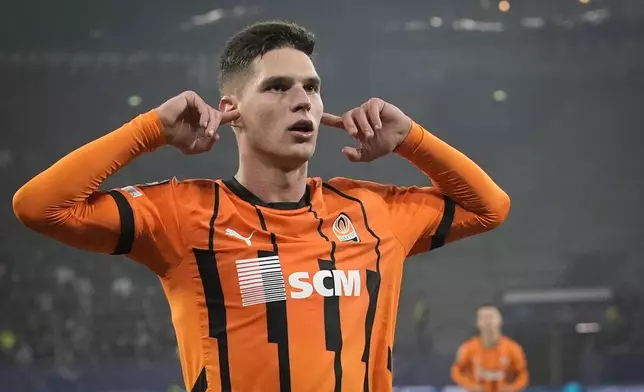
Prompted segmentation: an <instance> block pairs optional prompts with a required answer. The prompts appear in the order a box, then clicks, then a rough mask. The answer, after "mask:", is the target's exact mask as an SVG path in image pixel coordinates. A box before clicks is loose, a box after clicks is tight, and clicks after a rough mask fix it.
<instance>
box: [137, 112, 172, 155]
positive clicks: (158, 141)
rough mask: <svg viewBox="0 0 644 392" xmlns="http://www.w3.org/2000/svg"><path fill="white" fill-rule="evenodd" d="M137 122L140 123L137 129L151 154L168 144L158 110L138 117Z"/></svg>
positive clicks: (141, 140)
mask: <svg viewBox="0 0 644 392" xmlns="http://www.w3.org/2000/svg"><path fill="white" fill-rule="evenodd" d="M135 121H138V122H139V124H138V125H139V126H138V127H136V128H137V130H138V131H139V132H138V133H139V138H140V139H139V140H140V142H141V143H142V144H143V146H144V147H145V150H146V151H150V152H151V151H154V150H156V149H157V148H159V147H162V146H164V145H166V144H167V138H166V135H165V133H164V125H163V121H162V119H161V117H160V116H159V113H158V112H157V111H156V110H150V111H149V112H147V113H145V114H142V115H140V116H138V117H137V119H136V120H135Z"/></svg>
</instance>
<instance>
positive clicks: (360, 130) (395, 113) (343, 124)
mask: <svg viewBox="0 0 644 392" xmlns="http://www.w3.org/2000/svg"><path fill="white" fill-rule="evenodd" d="M321 123H322V124H324V125H327V126H330V127H335V128H340V129H344V130H345V131H346V132H347V134H349V136H351V137H353V138H355V139H356V140H358V141H359V142H360V147H358V148H356V147H348V146H347V147H344V148H343V149H342V152H343V153H344V155H346V156H347V158H349V160H350V161H351V162H371V161H373V160H374V159H376V158H380V157H382V156H384V155H387V154H389V153H391V152H392V151H394V150H395V149H396V147H398V146H399V145H400V143H402V142H403V140H405V138H406V137H407V135H408V134H409V131H410V130H411V124H412V122H411V119H410V118H409V117H407V116H406V115H405V113H403V112H402V111H401V110H400V109H398V108H397V107H395V106H394V105H392V104H390V103H387V102H385V101H383V100H382V99H379V98H371V99H370V100H368V101H367V102H365V103H363V104H362V105H360V106H358V107H357V108H355V109H352V110H349V111H348V112H346V113H345V114H344V115H342V117H339V116H336V115H333V114H328V113H324V114H323V115H322V120H321Z"/></svg>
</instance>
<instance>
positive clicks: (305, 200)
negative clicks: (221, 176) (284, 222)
mask: <svg viewBox="0 0 644 392" xmlns="http://www.w3.org/2000/svg"><path fill="white" fill-rule="evenodd" d="M224 185H226V187H227V188H228V189H230V191H231V192H233V193H234V194H235V195H237V197H239V198H240V199H242V200H244V201H246V202H248V203H250V204H252V205H257V206H262V207H268V208H274V209H276V210H297V209H299V208H303V207H306V206H308V205H309V203H310V202H311V194H310V193H311V191H310V190H309V186H308V185H307V186H306V189H305V190H304V195H302V198H301V199H300V200H299V201H298V202H277V203H266V202H265V201H263V200H262V199H260V198H259V197H257V196H255V195H254V194H253V193H252V192H251V191H249V190H248V189H246V188H244V186H243V185H242V184H240V183H239V181H237V179H236V178H235V177H233V178H231V179H229V180H224Z"/></svg>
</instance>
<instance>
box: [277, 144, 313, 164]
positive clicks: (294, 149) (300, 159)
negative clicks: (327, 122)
mask: <svg viewBox="0 0 644 392" xmlns="http://www.w3.org/2000/svg"><path fill="white" fill-rule="evenodd" d="M314 152H315V146H314V145H310V144H308V143H306V144H295V145H290V146H283V149H282V150H281V151H279V152H278V153H277V154H276V156H275V158H276V159H277V161H278V165H279V166H280V167H283V168H285V169H287V170H294V169H297V168H298V167H300V166H303V165H305V164H306V163H307V162H308V161H309V160H310V159H311V157H312V156H313V153H314Z"/></svg>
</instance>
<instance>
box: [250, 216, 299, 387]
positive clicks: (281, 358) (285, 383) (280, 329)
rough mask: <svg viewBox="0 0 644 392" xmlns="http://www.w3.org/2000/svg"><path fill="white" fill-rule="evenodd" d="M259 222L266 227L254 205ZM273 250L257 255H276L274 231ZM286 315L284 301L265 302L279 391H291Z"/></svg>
mask: <svg viewBox="0 0 644 392" xmlns="http://www.w3.org/2000/svg"><path fill="white" fill-rule="evenodd" d="M255 210H256V211H257V216H258V217H259V223H260V225H261V226H262V230H264V231H268V229H267V228H266V220H264V215H263V214H262V211H261V210H260V209H259V208H257V207H255ZM270 235H271V243H272V244H273V251H272V252H271V251H264V250H260V251H258V252H257V257H268V256H277V255H278V249H277V240H276V238H275V233H273V232H270ZM287 317H288V315H287V313H286V301H275V302H268V303H267V304H266V328H267V333H268V342H269V343H275V344H277V363H278V369H279V370H278V371H279V378H280V392H290V391H291V360H290V358H289V350H288V319H287Z"/></svg>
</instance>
